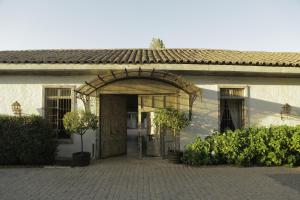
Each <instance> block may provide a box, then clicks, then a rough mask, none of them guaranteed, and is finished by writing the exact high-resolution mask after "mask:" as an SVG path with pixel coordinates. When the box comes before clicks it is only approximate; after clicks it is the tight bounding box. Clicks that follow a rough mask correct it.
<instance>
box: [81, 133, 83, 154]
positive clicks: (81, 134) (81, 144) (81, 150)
mask: <svg viewBox="0 0 300 200" xmlns="http://www.w3.org/2000/svg"><path fill="white" fill-rule="evenodd" d="M80 139H81V153H83V140H82V134H80Z"/></svg>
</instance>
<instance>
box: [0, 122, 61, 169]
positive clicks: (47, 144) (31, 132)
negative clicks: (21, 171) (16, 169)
mask: <svg viewBox="0 0 300 200" xmlns="http://www.w3.org/2000/svg"><path fill="white" fill-rule="evenodd" d="M57 145H58V144H57V140H56V135H55V134H54V132H53V131H52V129H51V128H50V126H49V124H48V123H47V121H46V120H44V119H43V118H42V117H39V116H26V117H13V116H0V164H1V165H19V164H21V165H40V164H51V163H52V162H54V159H55V155H56V152H57Z"/></svg>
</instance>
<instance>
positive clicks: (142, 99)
mask: <svg viewBox="0 0 300 200" xmlns="http://www.w3.org/2000/svg"><path fill="white" fill-rule="evenodd" d="M162 98H163V97H162ZM148 99H153V100H154V99H157V96H156V97H155V98H154V97H152V96H150V97H149V98H148ZM163 99H164V98H163ZM146 102H147V101H146V96H145V95H143V96H141V95H128V94H102V95H101V96H100V124H101V127H100V131H101V134H100V135H101V137H100V143H101V145H100V146H101V152H100V155H101V158H106V157H111V156H118V155H126V156H127V157H135V158H140V157H143V156H162V155H164V153H163V152H164V151H163V148H162V146H164V144H162V139H163V138H161V134H160V129H158V128H157V127H156V126H155V124H154V123H153V119H154V111H155V108H152V107H151V109H150V107H146V105H147V104H146ZM156 102H157V100H156ZM152 103H153V104H154V103H155V101H153V102H152ZM160 104H161V102H160ZM146 108H147V109H146Z"/></svg>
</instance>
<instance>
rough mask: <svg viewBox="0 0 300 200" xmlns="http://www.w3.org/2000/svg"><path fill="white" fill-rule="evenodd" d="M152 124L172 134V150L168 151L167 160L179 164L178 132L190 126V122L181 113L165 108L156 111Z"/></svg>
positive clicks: (171, 108)
mask: <svg viewBox="0 0 300 200" xmlns="http://www.w3.org/2000/svg"><path fill="white" fill-rule="evenodd" d="M153 121H154V123H155V125H156V126H159V127H166V128H168V129H170V130H171V131H172V133H173V149H169V150H168V159H169V161H171V162H176V163H177V162H179V161H180V157H181V155H180V154H181V152H180V147H179V145H178V144H179V143H178V141H177V138H178V137H177V135H178V134H179V133H180V131H181V130H182V129H183V128H185V127H187V126H188V125H189V124H190V121H189V120H188V118H187V117H186V116H185V114H184V113H183V112H180V111H179V110H177V109H175V108H173V107H167V108H163V109H157V110H156V111H155V114H154V120H153Z"/></svg>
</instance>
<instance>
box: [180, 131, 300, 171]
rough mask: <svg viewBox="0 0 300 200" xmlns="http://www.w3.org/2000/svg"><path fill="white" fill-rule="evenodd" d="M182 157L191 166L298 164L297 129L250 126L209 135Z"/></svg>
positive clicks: (298, 138)
mask: <svg viewBox="0 0 300 200" xmlns="http://www.w3.org/2000/svg"><path fill="white" fill-rule="evenodd" d="M204 147H207V148H204ZM208 148H209V150H208ZM199 155H201V156H199ZM183 158H184V159H183V161H184V162H185V163H188V164H193V165H201V164H236V165H243V166H251V165H266V166H279V165H289V166H295V165H299V164H300V126H296V127H289V126H271V127H269V128H266V127H250V128H248V129H242V130H235V131H231V130H227V131H225V132H224V133H213V134H212V135H211V136H208V137H206V138H205V139H204V140H201V139H199V138H197V139H196V140H195V141H194V142H193V143H192V144H190V145H188V146H187V147H186V150H185V153H184V157H183Z"/></svg>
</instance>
